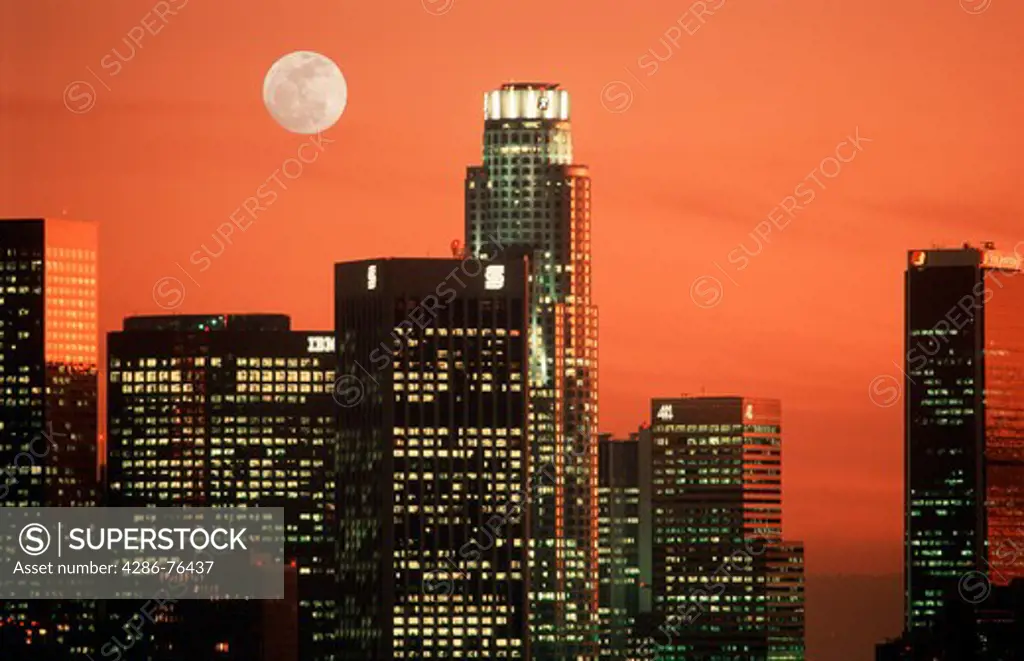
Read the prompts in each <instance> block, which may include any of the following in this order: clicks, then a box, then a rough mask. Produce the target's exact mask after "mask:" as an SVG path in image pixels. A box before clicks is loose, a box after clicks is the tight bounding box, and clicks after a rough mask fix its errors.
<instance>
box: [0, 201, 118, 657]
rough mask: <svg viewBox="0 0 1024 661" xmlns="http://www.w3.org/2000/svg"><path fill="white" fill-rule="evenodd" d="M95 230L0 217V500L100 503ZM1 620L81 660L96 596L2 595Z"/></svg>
mask: <svg viewBox="0 0 1024 661" xmlns="http://www.w3.org/2000/svg"><path fill="white" fill-rule="evenodd" d="M97 234H98V232H97V226H96V224H95V223H92V222H86V221H72V220H65V219H27V220H0V507H90V506H95V505H96V504H97V502H96V500H97V464H98V461H97V426H98V422H99V418H98V412H97V393H98V370H97V367H98V365H97V356H98V355H99V337H98V329H97V317H96V314H97V286H96V278H97V273H96V266H97V246H98V240H97ZM39 596H40V598H41V599H51V598H52V596H53V595H50V594H46V593H40V594H39ZM0 621H4V622H8V623H10V624H9V626H11V627H13V628H12V629H11V630H9V631H13V630H15V629H16V630H18V631H23V632H25V634H26V639H30V640H33V641H34V644H35V645H36V649H41V648H44V647H45V648H47V649H51V650H57V653H58V654H59V655H60V656H61V658H66V659H78V658H85V657H84V655H85V654H88V653H89V652H90V651H91V649H92V648H91V638H92V634H93V631H94V629H95V603H94V602H93V601H91V600H76V601H43V600H6V601H4V602H2V603H0Z"/></svg>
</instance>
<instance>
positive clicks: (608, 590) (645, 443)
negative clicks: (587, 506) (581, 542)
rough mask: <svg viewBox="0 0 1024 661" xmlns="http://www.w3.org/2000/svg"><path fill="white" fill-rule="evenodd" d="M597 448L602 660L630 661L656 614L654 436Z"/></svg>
mask: <svg viewBox="0 0 1024 661" xmlns="http://www.w3.org/2000/svg"><path fill="white" fill-rule="evenodd" d="M598 443H599V445H598V454H599V460H598V463H599V469H598V474H599V478H598V481H599V487H598V502H599V512H600V515H599V517H598V547H599V553H600V563H599V566H600V571H601V600H600V605H601V611H600V612H601V646H600V650H601V659H609V660H611V661H626V659H629V658H630V657H629V652H631V651H632V650H633V646H634V645H635V642H634V640H633V636H634V632H635V631H636V627H637V617H638V616H639V615H640V613H641V612H644V613H647V612H650V610H651V531H652V528H651V518H652V512H651V486H652V480H651V466H652V464H651V430H650V428H644V429H641V430H640V431H638V432H635V433H633V434H630V435H629V438H625V439H615V438H612V436H611V435H610V434H601V436H600V437H599V439H598Z"/></svg>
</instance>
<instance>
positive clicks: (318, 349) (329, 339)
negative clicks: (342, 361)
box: [306, 335, 335, 353]
mask: <svg viewBox="0 0 1024 661" xmlns="http://www.w3.org/2000/svg"><path fill="white" fill-rule="evenodd" d="M306 342H307V344H306V351H308V352H309V353H334V346H335V345H334V336H333V335H310V336H309V337H307V338H306Z"/></svg>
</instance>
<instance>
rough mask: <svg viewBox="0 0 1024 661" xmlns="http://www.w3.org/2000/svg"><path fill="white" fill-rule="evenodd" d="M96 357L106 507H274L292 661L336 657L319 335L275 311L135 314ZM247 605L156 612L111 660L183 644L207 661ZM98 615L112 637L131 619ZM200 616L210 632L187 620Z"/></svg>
mask: <svg viewBox="0 0 1024 661" xmlns="http://www.w3.org/2000/svg"><path fill="white" fill-rule="evenodd" d="M107 349H108V351H107V353H108V356H107V359H108V372H107V375H108V381H107V384H108V388H107V410H108V415H107V437H108V447H107V449H108V460H107V480H108V492H109V493H108V499H109V502H110V504H111V505H113V506H119V507H143V506H155V507H161V506H166V507H181V506H192V507H283V508H284V511H285V535H286V537H285V544H284V548H285V556H286V557H285V564H286V566H291V567H294V568H295V572H296V581H297V584H296V590H295V593H296V595H297V597H296V598H297V600H298V609H297V611H298V616H297V617H298V630H299V633H300V635H299V641H298V653H299V658H301V659H303V661H305V660H307V659H308V660H310V661H321V660H322V661H327V660H330V659H335V658H337V656H336V655H337V641H336V640H335V636H336V632H337V589H338V588H337V575H336V556H335V546H334V545H335V541H336V537H337V518H336V511H337V510H336V507H335V501H334V497H335V483H334V466H335V451H336V443H335V430H334V415H335V407H336V405H335V403H334V399H333V397H332V395H333V386H334V371H335V369H334V368H335V355H334V336H333V334H331V333H329V332H328V333H318V332H308V331H293V330H291V329H290V322H289V319H288V317H286V316H283V315H174V316H143V317H129V318H127V319H125V321H124V330H123V331H120V332H113V333H110V334H109V336H108V344H107ZM253 608H254V607H250V606H246V605H245V602H242V601H236V602H219V603H214V604H210V603H207V602H196V601H181V602H177V603H175V604H168V605H167V606H164V609H165V611H164V612H163V614H162V619H161V621H160V622H159V623H158V624H157V625H152V626H151V628H147V629H145V631H144V633H145V635H146V639H145V640H144V641H139V642H138V644H136V645H134V646H133V647H132V649H131V650H129V651H128V652H126V653H125V656H124V658H126V659H128V658H135V657H133V656H131V655H142V654H144V653H145V654H149V655H150V656H148V657H144V656H140V657H139V658H146V659H147V661H150V660H152V661H157V660H164V659H175V660H177V659H179V658H180V656H179V653H180V652H181V650H182V649H183V648H182V641H183V640H185V639H188V641H189V650H190V653H189V654H190V656H189V658H195V659H197V660H198V659H204V658H205V657H203V656H201V654H202V653H203V652H202V650H206V652H205V653H206V654H209V655H210V658H217V659H220V658H222V657H221V656H216V653H220V652H222V651H223V649H224V648H225V646H226V647H231V645H232V643H231V642H230V639H232V638H233V639H235V640H239V641H240V640H243V639H245V638H246V637H247V636H248V633H247V632H249V631H250V629H251V627H252V626H253V625H252V617H253V615H252V614H253V613H257V611H258V610H259V609H256V610H253ZM108 609H109V610H110V620H111V622H112V625H113V626H112V627H111V628H112V629H113V630H114V631H115V632H116V631H117V630H118V629H119V628H120V627H122V626H123V625H124V624H125V623H126V621H127V619H128V618H129V617H130V616H131V615H132V614H134V613H137V612H138V611H139V608H138V606H137V604H134V603H133V602H108ZM229 612H230V613H234V614H235V616H234V617H229V616H228V613H229ZM260 612H262V611H260ZM211 618H216V619H217V620H218V621H219V622H221V623H222V626H221V627H220V628H218V627H216V626H213V627H206V626H200V624H198V623H197V622H198V621H199V620H205V619H211ZM278 619H279V620H280V621H279V622H278V623H277V624H278V625H280V626H284V620H283V619H281V618H278ZM229 624H230V625H231V627H234V629H230V627H229V626H228V625H229ZM201 634H202V635H203V636H208V637H209V639H204V638H202V636H201ZM239 647H240V646H239V644H237V643H236V644H235V645H234V648H235V649H236V651H237V650H238V649H239ZM244 649H248V648H244ZM225 658H226V657H225Z"/></svg>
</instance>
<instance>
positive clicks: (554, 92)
mask: <svg viewBox="0 0 1024 661" xmlns="http://www.w3.org/2000/svg"><path fill="white" fill-rule="evenodd" d="M491 237H493V238H494V239H497V241H498V242H499V243H500V244H503V245H508V244H520V245H524V246H527V247H528V248H529V251H530V254H531V264H532V273H531V277H530V287H531V296H530V300H531V301H532V302H533V304H532V309H531V314H530V367H529V377H530V392H529V396H530V411H529V436H530V439H529V440H530V466H531V472H533V473H534V474H540V473H543V474H545V475H550V476H551V479H550V480H539V481H538V483H539V486H538V487H537V488H536V489H535V490H534V493H533V494H532V498H531V508H530V531H531V532H530V608H531V613H530V637H531V641H532V645H531V647H532V650H533V658H534V659H537V660H538V661H541V660H558V661H563V660H569V659H571V660H573V661H584V660H586V661H589V660H591V659H596V657H597V639H598V571H597V523H596V522H597V456H598V455H597V444H596V442H594V439H595V437H596V430H597V424H598V407H597V310H596V308H595V307H594V306H593V305H592V304H591V297H590V278H591V268H590V266H591V264H590V262H591V259H590V177H589V174H588V171H587V168H586V166H583V165H576V164H574V163H573V153H572V134H571V130H570V122H569V94H568V92H566V91H565V90H561V89H559V87H558V85H557V84H552V83H510V84H505V85H502V87H501V89H499V90H494V91H491V92H488V93H486V94H485V95H484V144H483V163H482V165H479V166H471V167H470V168H469V169H468V171H467V174H466V246H467V249H468V250H470V251H471V252H472V253H474V254H479V255H481V256H486V252H487V247H488V246H490V245H494V242H493V241H490V240H489V239H490V238H491Z"/></svg>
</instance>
